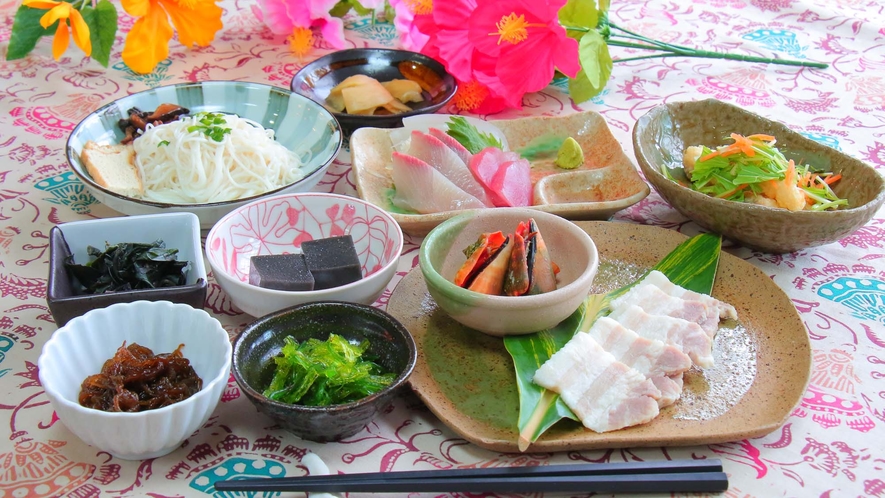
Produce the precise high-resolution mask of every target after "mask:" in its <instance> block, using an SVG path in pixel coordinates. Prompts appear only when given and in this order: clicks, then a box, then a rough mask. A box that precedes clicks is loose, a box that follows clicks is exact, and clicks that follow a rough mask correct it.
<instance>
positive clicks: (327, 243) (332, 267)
mask: <svg viewBox="0 0 885 498" xmlns="http://www.w3.org/2000/svg"><path fill="white" fill-rule="evenodd" d="M301 250H302V251H304V259H305V260H306V261H307V268H308V269H309V270H310V273H312V274H313V279H314V281H315V282H316V284H315V286H314V288H315V289H328V288H330V287H338V286H339V285H344V284H349V283H351V282H355V281H357V280H359V279H361V278H363V272H362V269H361V268H360V259H359V257H358V256H357V254H356V247H354V245H353V238H352V237H351V236H350V235H343V236H341V237H329V238H327V239H316V240H309V241H305V242H303V243H302V244H301Z"/></svg>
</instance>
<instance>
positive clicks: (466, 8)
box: [414, 0, 581, 108]
mask: <svg viewBox="0 0 885 498" xmlns="http://www.w3.org/2000/svg"><path fill="white" fill-rule="evenodd" d="M565 3H566V0H483V1H482V2H477V0H445V1H444V2H440V3H437V4H434V6H433V9H432V12H431V13H430V14H428V15H418V16H415V19H414V25H415V26H416V27H417V28H418V29H419V30H420V31H421V32H422V33H424V34H426V35H427V36H429V40H428V41H427V43H426V44H425V45H424V47H423V48H422V49H421V51H422V52H423V53H425V54H426V55H428V56H430V57H434V58H436V59H438V60H440V61H442V62H443V64H444V65H445V66H446V69H447V70H448V71H449V72H450V73H451V74H452V75H453V76H454V77H455V78H456V79H457V80H458V81H460V82H470V81H477V82H478V83H479V84H480V85H481V86H482V87H483V88H485V89H487V90H489V92H490V95H493V96H495V97H497V98H498V99H503V100H504V102H505V104H506V106H507V107H514V108H520V107H521V106H522V97H523V95H525V94H526V93H529V92H536V91H538V90H541V89H543V88H544V87H546V86H547V85H548V84H550V81H551V80H552V79H553V73H554V70H555V69H559V70H560V71H561V72H562V73H564V74H566V75H568V76H571V77H574V76H575V75H577V73H578V71H579V70H580V68H581V67H580V63H579V62H578V43H577V42H576V41H575V40H573V39H571V38H569V37H568V36H566V32H565V29H564V28H563V27H562V26H560V25H559V19H558V16H557V14H558V12H559V10H560V9H561V8H562V7H563V6H564V5H565Z"/></svg>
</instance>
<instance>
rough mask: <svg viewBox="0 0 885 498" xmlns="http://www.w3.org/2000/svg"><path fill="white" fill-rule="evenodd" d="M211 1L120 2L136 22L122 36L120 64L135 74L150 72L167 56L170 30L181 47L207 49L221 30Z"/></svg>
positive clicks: (219, 14) (217, 9)
mask: <svg viewBox="0 0 885 498" xmlns="http://www.w3.org/2000/svg"><path fill="white" fill-rule="evenodd" d="M215 1H216V0H122V4H123V9H124V10H125V11H126V12H128V13H129V14H130V15H132V16H134V17H138V18H139V19H138V20H137V21H135V24H134V25H133V26H132V30H131V31H129V34H128V35H127V36H126V44H125V46H124V47H123V62H125V63H126V65H127V66H129V68H130V69H132V70H133V71H135V72H137V73H142V74H144V73H150V72H151V71H153V70H154V67H156V65H157V64H158V63H159V62H160V61H162V60H163V59H165V58H166V57H168V56H169V40H171V39H172V28H173V26H174V27H175V30H176V31H177V32H178V38H179V41H181V44H182V45H184V46H186V47H192V46H194V45H198V46H201V47H205V46H207V45H209V43H211V42H212V40H213V39H214V38H215V33H216V32H218V30H220V29H221V28H222V23H221V14H222V9H221V7H219V6H218V5H216V4H215ZM170 19H171V20H172V24H171V25H170V24H169V20H170Z"/></svg>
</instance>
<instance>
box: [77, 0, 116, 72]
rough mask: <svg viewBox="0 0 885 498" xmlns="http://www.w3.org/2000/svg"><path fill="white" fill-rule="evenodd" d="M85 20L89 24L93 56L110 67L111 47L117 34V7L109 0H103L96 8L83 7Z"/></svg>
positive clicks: (103, 64)
mask: <svg viewBox="0 0 885 498" xmlns="http://www.w3.org/2000/svg"><path fill="white" fill-rule="evenodd" d="M82 13H83V20H84V21H86V25H87V26H89V40H90V41H91V42H92V58H93V59H95V61H96V62H98V63H99V64H101V65H102V66H104V67H108V62H109V60H110V57H111V48H113V46H114V42H115V41H116V35H117V8H116V7H114V4H112V3H111V2H109V1H108V0H101V1H100V2H98V4H97V5H96V6H95V9H93V8H92V7H89V6H87V7H86V8H84V9H83V11H82Z"/></svg>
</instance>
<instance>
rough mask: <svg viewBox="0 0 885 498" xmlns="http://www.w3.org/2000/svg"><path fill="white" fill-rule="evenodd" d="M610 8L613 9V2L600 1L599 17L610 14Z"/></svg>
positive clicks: (607, 0)
mask: <svg viewBox="0 0 885 498" xmlns="http://www.w3.org/2000/svg"><path fill="white" fill-rule="evenodd" d="M609 7H611V0H599V17H604V16H605V15H606V14H608V8H609Z"/></svg>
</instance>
